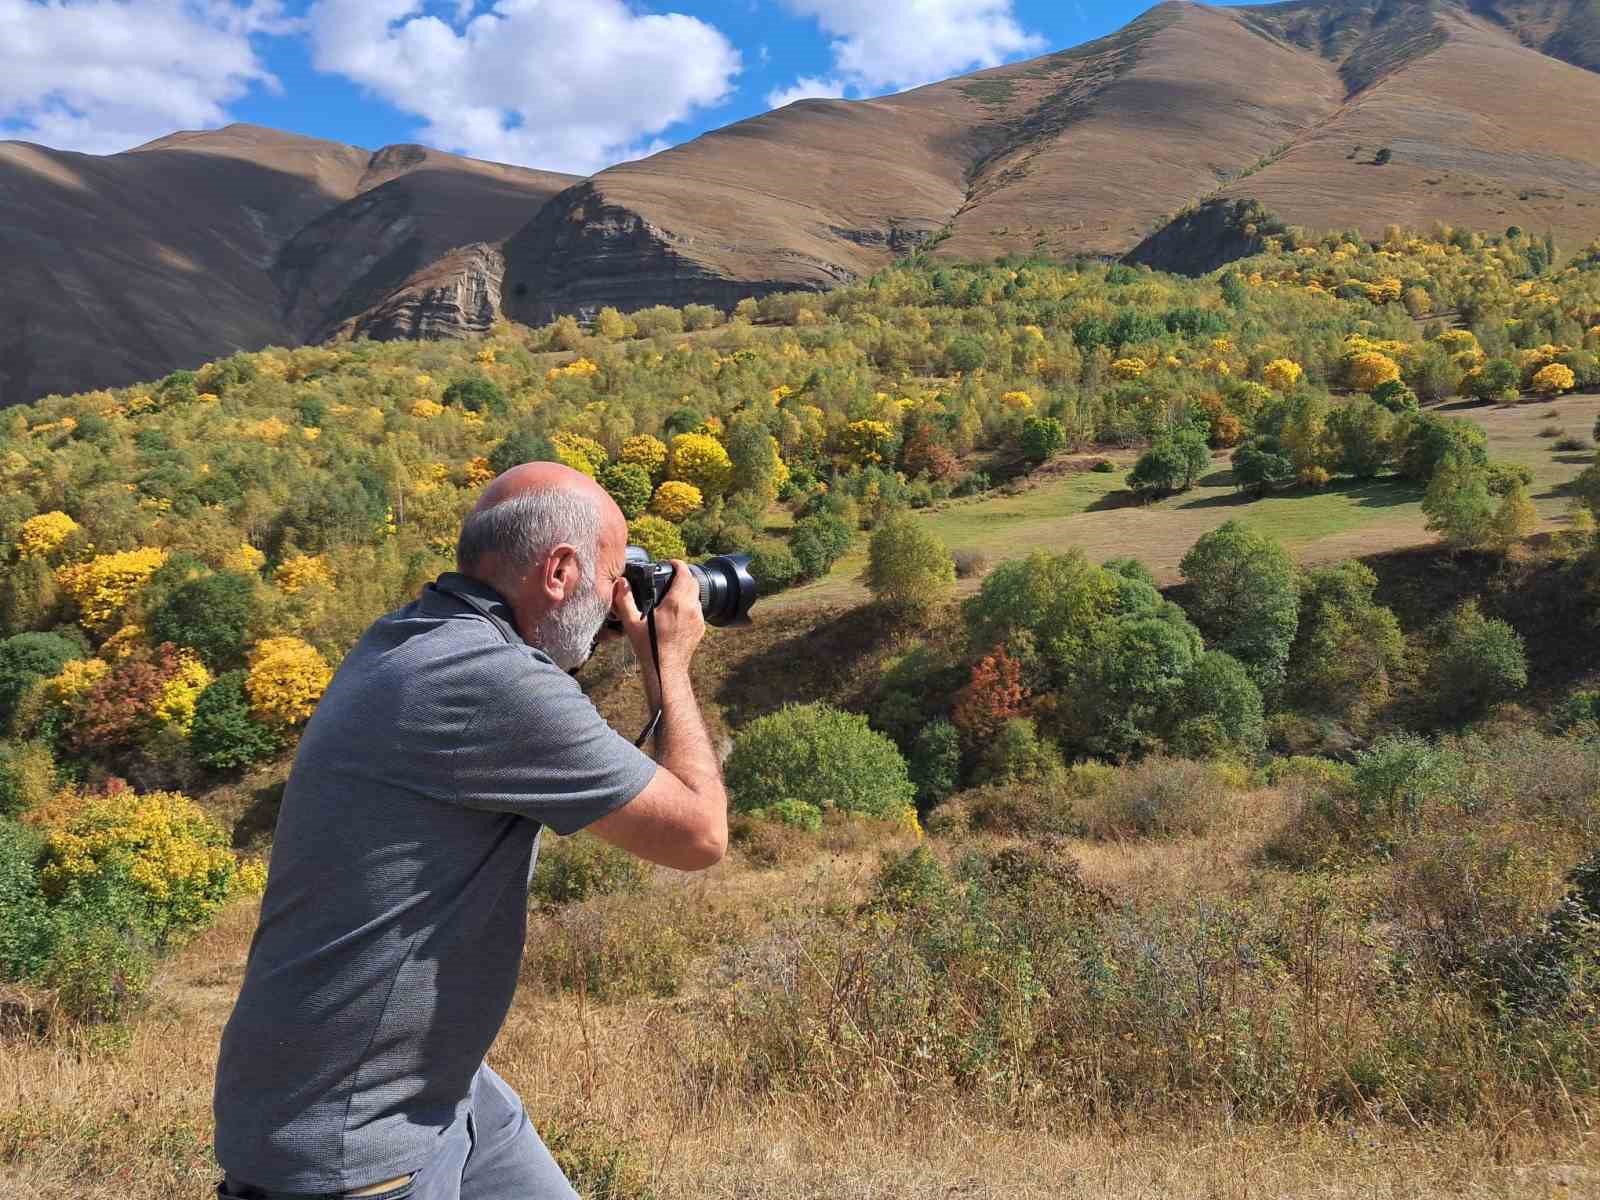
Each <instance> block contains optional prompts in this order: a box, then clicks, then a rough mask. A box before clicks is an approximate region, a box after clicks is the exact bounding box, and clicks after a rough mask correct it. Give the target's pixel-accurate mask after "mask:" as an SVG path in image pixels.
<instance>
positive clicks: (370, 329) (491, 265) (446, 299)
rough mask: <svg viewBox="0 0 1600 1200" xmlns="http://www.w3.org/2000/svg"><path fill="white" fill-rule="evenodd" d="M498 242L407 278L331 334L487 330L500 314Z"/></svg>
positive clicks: (399, 336)
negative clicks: (496, 244)
mask: <svg viewBox="0 0 1600 1200" xmlns="http://www.w3.org/2000/svg"><path fill="white" fill-rule="evenodd" d="M505 269H506V264H505V256H504V255H503V254H502V253H501V250H500V247H499V246H495V245H489V244H487V243H483V242H479V243H477V244H476V245H472V246H460V247H458V248H456V249H455V250H452V251H451V252H450V253H448V254H446V255H445V256H444V257H443V258H441V259H438V260H436V261H435V262H431V263H429V264H428V265H427V266H426V267H424V268H422V269H421V270H420V271H418V272H416V274H414V275H412V276H411V277H409V278H408V279H406V280H405V281H404V282H403V283H401V285H400V286H399V287H397V288H395V289H394V290H393V291H392V292H390V294H389V295H388V296H387V297H385V298H384V299H383V300H382V301H380V302H379V303H378V304H376V305H373V306H372V307H370V308H368V309H366V310H365V311H364V312H362V313H360V314H358V315H357V316H354V317H351V318H349V319H348V320H345V321H343V322H341V323H339V324H338V325H336V326H334V327H333V328H332V329H330V330H329V331H328V332H327V334H326V338H327V339H340V340H342V339H346V338H371V339H373V340H374V341H379V342H389V341H400V340H404V339H408V338H421V339H436V338H448V337H464V336H467V335H469V334H478V333H487V332H489V329H490V328H491V327H492V326H493V325H494V323H495V321H497V320H499V318H500V283H501V280H502V279H503V277H504V276H505Z"/></svg>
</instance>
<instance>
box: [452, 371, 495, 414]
mask: <svg viewBox="0 0 1600 1200" xmlns="http://www.w3.org/2000/svg"><path fill="white" fill-rule="evenodd" d="M440 402H441V403H443V404H444V405H445V406H446V407H447V408H449V407H454V408H459V409H462V410H464V411H466V412H476V413H487V414H488V415H489V416H492V417H503V416H505V415H506V394H505V393H504V392H502V391H501V390H500V385H499V384H497V383H495V381H494V380H492V379H489V378H487V377H486V376H483V375H470V376H468V377H467V378H465V379H458V380H456V381H455V382H454V383H452V384H451V385H450V386H449V387H447V388H445V390H444V395H443V396H441V397H440Z"/></svg>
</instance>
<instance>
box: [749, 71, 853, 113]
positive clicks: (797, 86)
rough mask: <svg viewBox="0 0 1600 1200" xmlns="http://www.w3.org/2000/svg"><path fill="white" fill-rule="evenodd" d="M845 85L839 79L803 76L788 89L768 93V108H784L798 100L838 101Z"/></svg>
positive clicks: (778, 89)
mask: <svg viewBox="0 0 1600 1200" xmlns="http://www.w3.org/2000/svg"><path fill="white" fill-rule="evenodd" d="M844 87H845V85H844V83H843V82H842V81H840V80H838V79H818V78H816V77H815V76H812V75H802V76H800V78H799V79H796V80H795V81H794V83H793V84H791V85H790V86H789V87H786V88H775V89H773V90H772V91H770V92H768V93H767V107H768V108H782V107H783V106H784V105H785V104H793V103H794V102H795V101H796V100H819V99H820V100H837V99H838V98H839V97H840V96H842V95H844Z"/></svg>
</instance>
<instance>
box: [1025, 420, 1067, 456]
mask: <svg viewBox="0 0 1600 1200" xmlns="http://www.w3.org/2000/svg"><path fill="white" fill-rule="evenodd" d="M1018 442H1019V444H1020V445H1021V446H1022V453H1023V455H1024V456H1025V457H1026V458H1027V459H1028V461H1029V462H1033V463H1042V462H1044V461H1045V459H1047V458H1049V457H1050V456H1051V455H1052V454H1054V453H1055V452H1056V451H1057V450H1059V449H1061V448H1062V447H1063V446H1065V445H1066V444H1067V431H1066V429H1065V428H1064V427H1063V426H1062V424H1061V422H1060V421H1058V420H1056V419H1055V418H1054V417H1028V418H1027V419H1025V420H1024V421H1023V422H1022V433H1021V434H1020V436H1019V437H1018Z"/></svg>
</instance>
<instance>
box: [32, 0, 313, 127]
mask: <svg viewBox="0 0 1600 1200" xmlns="http://www.w3.org/2000/svg"><path fill="white" fill-rule="evenodd" d="M292 24H293V23H292V22H290V21H288V20H287V19H286V18H285V17H284V15H283V9H282V5H281V3H280V2H279V0H249V2H248V3H245V4H234V3H230V2H229V0H42V2H36V0H0V130H3V132H0V136H4V137H18V138H21V139H23V140H25V141H32V142H41V143H43V144H45V145H48V146H54V147H57V148H59V149H64V150H81V151H85V152H88V153H91V154H110V153H113V152H115V151H118V150H126V149H128V148H129V147H131V146H136V145H139V144H140V143H142V142H147V141H149V140H151V139H152V138H156V137H161V136H162V135H164V134H168V133H171V132H172V131H173V130H174V129H196V128H205V127H208V126H214V125H220V124H223V123H224V122H226V121H227V120H228V114H227V108H226V106H227V105H228V104H229V103H230V102H231V101H234V100H237V99H238V98H239V97H241V96H243V95H244V94H245V93H246V92H247V91H248V90H249V89H250V87H251V85H253V84H260V85H262V86H266V87H276V86H277V81H276V80H275V79H274V78H273V77H272V75H271V74H270V73H269V72H268V71H267V69H266V68H265V66H263V65H262V63H261V60H260V59H259V58H257V56H256V53H255V49H254V47H253V46H252V44H251V37H252V35H254V34H259V33H281V32H285V31H287V30H288V29H290V28H291V27H292Z"/></svg>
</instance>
